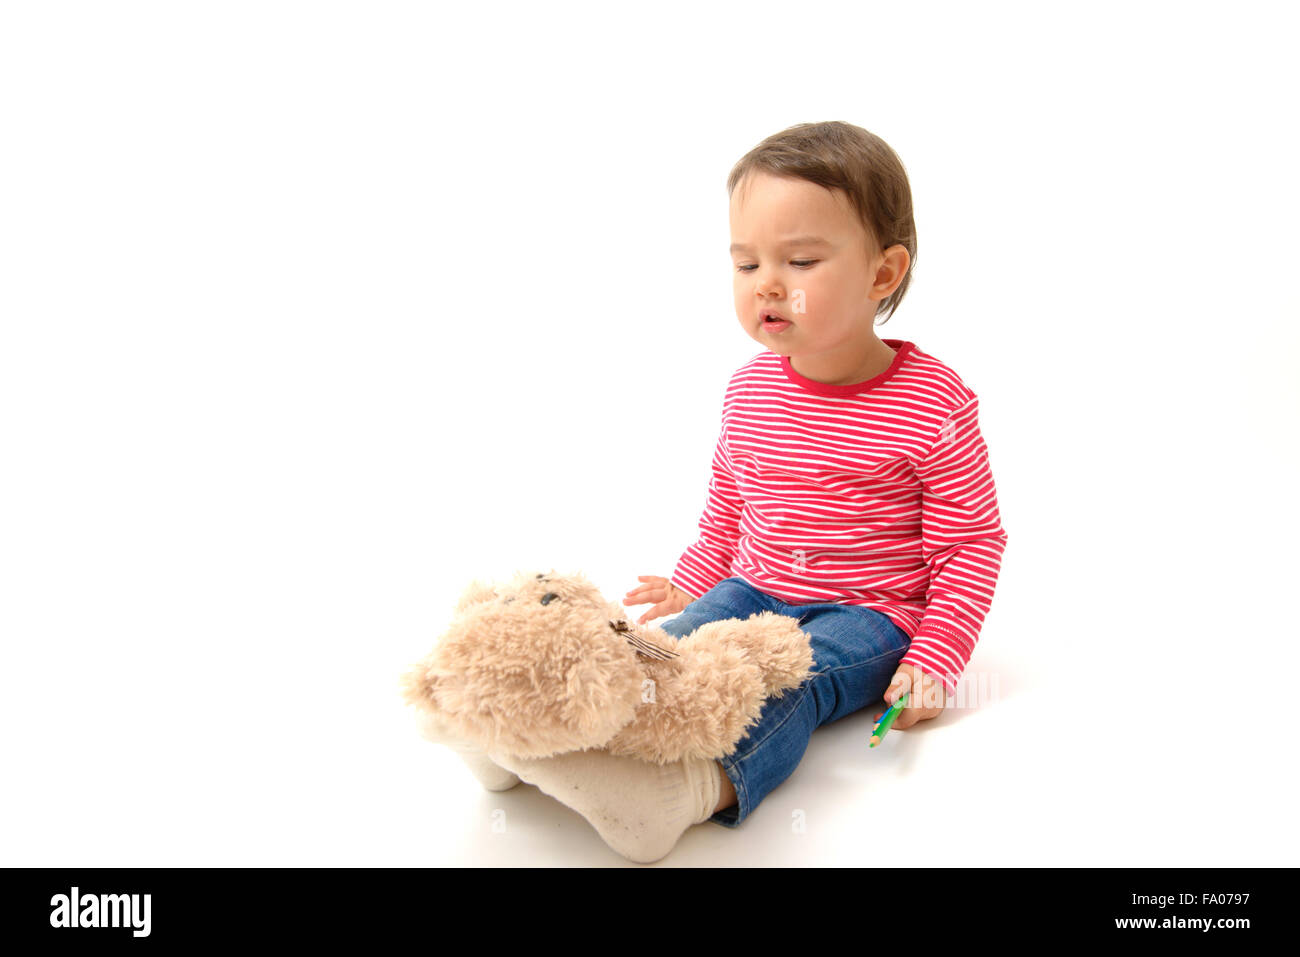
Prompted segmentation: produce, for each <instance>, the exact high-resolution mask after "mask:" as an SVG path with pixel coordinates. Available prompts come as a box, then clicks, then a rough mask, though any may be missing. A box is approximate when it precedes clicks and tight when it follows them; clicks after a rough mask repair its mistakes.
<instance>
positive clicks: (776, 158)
mask: <svg viewBox="0 0 1300 957" xmlns="http://www.w3.org/2000/svg"><path fill="white" fill-rule="evenodd" d="M751 172H765V173H771V174H773V175H776V176H791V177H797V178H799V179H806V180H808V181H809V182H811V183H817V184H818V185H819V186H825V187H826V188H828V189H838V190H842V191H843V192H844V193H845V194H846V195H847V196H848V198H849V201H850V202H852V203H853V207H854V209H856V210H857V212H858V216H859V218H860V219H861V220H862V225H863V226H864V227H865V228H866V231H867V236H868V237H870V240H871V241H872V242H874V243H876V248H875V250H874V252H875V253H877V254H878V253H881V252H883V251H884V250H886V249H888V248H889V247H890V246H895V245H899V246H902V247H903V248H904V249H906V250H907V256H908V264H907V272H906V273H905V274H904V276H903V281H902V282H900V283H899V284H898V288H896V289H895V290H894V291H893V292H892V293H890V294H889V296H887V297H886V298H885V299H883V300H881V301H880V302H879V303H878V304H877V306H876V315H877V316H879V315H880V314H881V313H882V312H884V311H885V310H888V311H889V315H887V316H886V317H885V319H884V322H888V321H889V319H890V317H891V316H893V314H894V310H895V309H897V308H898V304H899V303H900V302H902V301H903V295H904V294H905V293H906V292H907V286H908V284H909V283H910V282H911V281H912V269H913V267H914V266H915V265H916V223H915V222H914V221H913V219H912V187H911V185H910V184H909V183H908V181H907V170H906V169H904V168H903V161H902V160H901V159H899V158H898V154H897V153H895V152H894V151H893V149H892V148H890V146H889V144H888V143H886V142H885V141H884V140H882V139H881V138H880V137H879V136H876V135H875V134H874V133H869V132H867V131H866V130H864V129H863V128H862V127H860V126H854V125H853V124H851V123H841V122H839V121H835V122H828V123H800V124H798V125H797V126H791V127H789V128H788V129H784V130H782V131H781V132H780V133H773V134H772V135H771V136H769V137H768V138H767V139H765V140H763V142H761V143H759V144H758V145H757V146H755V147H754V148H753V149H752V150H750V151H749V152H748V153H746V154H745V155H744V156H742V157H741V158H740V161H739V162H738V163H736V165H735V166H734V167H732V170H731V174H730V175H729V176H728V177H727V195H728V196H730V195H731V194H732V192H733V191H734V190H735V188H736V186H737V185H738V184H739V183H740V181H741V180H743V179H744V178H745V176H746V174H748V173H751Z"/></svg>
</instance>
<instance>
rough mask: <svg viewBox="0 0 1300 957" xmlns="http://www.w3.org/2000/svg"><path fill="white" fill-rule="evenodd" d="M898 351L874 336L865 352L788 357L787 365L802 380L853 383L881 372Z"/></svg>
mask: <svg viewBox="0 0 1300 957" xmlns="http://www.w3.org/2000/svg"><path fill="white" fill-rule="evenodd" d="M896 355H898V353H897V352H896V351H895V350H894V349H893V347H892V346H889V345H886V344H885V343H884V342H882V341H880V340H879V339H877V338H874V337H873V338H872V341H871V342H870V343H869V344H868V346H867V352H866V353H865V354H863V353H861V352H855V353H852V354H847V355H846V354H844V353H843V352H841V353H840V354H839V355H834V354H823V355H817V356H791V357H790V367H791V368H792V369H794V371H795V372H797V373H799V374H800V375H801V376H803V377H804V378H805V379H811V380H812V381H814V382H821V383H823V384H825V385H856V384H857V383H859V382H866V381H867V380H868V379H874V378H875V377H876V376H878V375H880V374H881V373H882V372H884V371H885V370H886V369H888V368H889V367H890V365H892V364H893V362H894V357H895V356H896Z"/></svg>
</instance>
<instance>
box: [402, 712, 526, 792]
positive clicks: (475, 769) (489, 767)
mask: <svg viewBox="0 0 1300 957" xmlns="http://www.w3.org/2000/svg"><path fill="white" fill-rule="evenodd" d="M416 724H417V726H418V727H419V729H420V734H421V736H423V737H424V739H425V740H427V741H432V742H433V743H434V744H442V745H445V746H447V747H449V748H451V750H453V751H455V752H456V753H457V754H459V755H460V759H461V760H462V761H464V762H465V766H466V767H468V768H469V769H470V772H471V773H472V774H473V775H474V777H476V778H478V783H479V784H481V785H483V787H485V788H487V789H488V790H489V791H509V790H510V789H511V788H512V787H514V786H515V785H516V784H518V783H519V777H518V776H517V775H516V774H514V773H513V772H511V771H507V770H506V769H505V768H503V767H501V766H500V765H498V764H497V763H496V762H495V761H493V760H492V759H491V758H489V757H488V756H487V754H486V752H484V750H483V749H482V748H479V747H476V746H474V745H472V744H470V743H469V742H468V741H461V740H459V739H457V738H453V737H451V736H450V735H448V734H446V733H445V732H443V731H441V730H439V729H438V726H437V725H436V724H435V723H434V722H433V719H432V718H430V717H429V716H428V715H427V714H426V713H424V712H421V713H420V714H419V715H417V717H416Z"/></svg>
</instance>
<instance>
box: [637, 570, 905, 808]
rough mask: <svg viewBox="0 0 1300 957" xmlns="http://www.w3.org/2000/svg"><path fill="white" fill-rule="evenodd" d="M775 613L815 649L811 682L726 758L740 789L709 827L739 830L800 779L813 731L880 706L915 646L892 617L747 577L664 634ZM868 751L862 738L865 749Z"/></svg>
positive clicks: (730, 581) (690, 609)
mask: <svg viewBox="0 0 1300 957" xmlns="http://www.w3.org/2000/svg"><path fill="white" fill-rule="evenodd" d="M760 611H772V612H775V613H776V614H778V615H789V616H790V617H791V618H797V619H798V620H799V626H800V628H802V629H803V631H804V633H805V634H806V635H808V637H809V639H810V643H811V645H812V653H813V671H814V672H815V673H814V674H813V676H812V677H810V678H809V679H808V680H807V681H805V682H804V683H803V684H801V685H800V686H799V687H798V688H792V689H788V690H786V691H785V692H784V694H783V695H782V696H781V697H779V698H768V699H767V701H766V702H765V703H764V705H763V711H762V713H761V714H760V715H759V719H758V724H756V725H754V726H752V727H751V728H749V729H748V731H747V732H746V734H745V736H744V737H743V738H741V739H740V742H739V743H738V744H737V745H736V748H735V750H734V751H732V753H731V754H729V755H727V756H726V757H723V758H720V759H719V762H718V763H719V764H721V765H722V768H723V770H724V771H726V772H727V777H729V778H730V779H731V783H732V784H733V785H734V786H735V788H736V802H737V803H736V805H735V806H733V807H727V808H723V809H722V810H721V811H719V812H718V813H716V814H714V815H713V816H712V817H711V818H709V820H710V821H713V822H715V823H717V824H722V825H724V826H726V827H737V826H739V824H740V822H741V821H743V820H744V819H745V818H746V817H748V816H749V813H750V811H752V810H754V808H755V807H757V806H758V803H759V802H760V801H762V800H763V798H765V797H766V796H767V795H768V794H769V793H770V792H771V791H772V790H774V789H775V788H776V787H777V785H779V784H780V783H781V782H782V781H784V780H785V779H786V778H788V777H789V776H790V775H791V774H793V773H794V769H795V768H796V767H798V766H799V762H800V761H801V760H802V759H803V753H804V751H805V750H806V749H807V747H808V741H809V739H811V738H812V733H813V731H814V730H815V729H816V728H817V727H819V726H821V725H823V724H828V723H829V722H831V721H836V720H838V719H840V718H843V717H844V716H845V715H849V714H852V713H853V712H855V711H858V710H860V709H862V708H865V707H866V706H867V705H869V704H872V703H873V702H876V701H880V702H882V703H883V699H884V695H885V690H886V689H887V688H888V687H889V681H890V679H891V678H893V676H894V672H895V670H896V669H897V666H898V662H899V661H900V660H901V659H902V657H903V655H904V654H906V652H907V648H908V646H909V645H910V644H911V639H910V638H908V637H907V634H906V633H905V632H904V631H903V630H902V629H901V628H899V627H898V626H897V625H896V624H894V623H893V622H892V621H890V619H889V617H888V616H887V615H884V614H882V613H881V612H878V611H876V610H875V609H872V608H864V607H862V606H860V605H841V604H836V603H834V602H830V603H824V604H813V605H787V604H786V603H785V602H783V601H781V600H780V599H779V598H773V597H772V596H771V595H768V594H765V593H763V592H761V591H759V590H758V589H756V588H754V587H753V586H752V585H750V584H749V583H748V582H746V581H745V580H744V579H742V578H724V579H723V580H722V581H720V582H718V583H717V584H716V585H714V586H713V587H712V588H711V589H709V590H708V591H707V592H705V593H704V594H703V595H701V596H700V597H699V598H697V599H696V600H695V601H693V602H691V603H690V604H689V605H687V606H686V607H685V609H683V610H682V613H681V614H680V615H678V616H677V617H676V618H670V619H669V620H668V621H666V622H664V623H663V624H662V625H661V626H660V627H662V628H663V630H664V631H666V632H668V634H670V635H672V636H673V637H674V638H683V637H685V636H686V635H689V634H690V633H691V632H692V631H694V630H695V629H696V628H698V627H700V625H703V624H705V623H706V622H710V621H719V620H722V619H726V618H748V617H749V616H750V615H752V614H754V613H755V612H760ZM866 746H867V742H866V738H863V741H862V747H863V749H865V748H866Z"/></svg>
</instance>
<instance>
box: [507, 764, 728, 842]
mask: <svg viewBox="0 0 1300 957" xmlns="http://www.w3.org/2000/svg"><path fill="white" fill-rule="evenodd" d="M489 755H490V757H491V759H492V760H493V761H495V762H496V763H497V764H498V765H500V766H501V767H503V768H506V769H508V770H510V771H512V772H513V773H515V774H517V775H518V776H519V777H520V778H521V779H523V780H524V781H527V782H528V783H529V784H535V785H536V786H537V788H538V789H539V790H540V791H542V792H544V793H546V794H549V795H550V796H551V797H553V798H555V799H556V800H557V801H559V802H560V803H561V804H565V805H567V806H568V807H571V808H573V810H575V811H577V812H578V813H579V814H581V815H582V816H583V817H585V818H586V819H587V821H588V822H589V823H590V824H591V826H592V827H594V828H595V829H596V832H597V833H598V834H599V835H600V836H601V839H602V840H603V841H604V842H605V843H606V844H608V845H609V846H610V847H611V848H612V849H613V850H615V851H617V852H618V853H619V854H622V855H623V856H624V857H626V858H627V859H628V860H630V861H636V862H637V863H638V864H650V863H652V862H654V861H657V860H659V859H660V858H662V857H664V856H665V855H667V853H668V852H669V851H671V850H672V849H673V846H674V845H676V843H677V840H678V838H680V837H681V836H682V834H684V833H685V832H686V829H687V828H689V827H690V826H691V825H693V824H702V823H703V822H705V821H707V820H708V819H709V818H710V817H712V816H713V809H714V808H715V807H717V805H718V798H719V797H720V796H721V794H722V778H721V774H722V769H721V768H719V767H718V764H717V762H716V761H710V760H707V759H705V758H686V759H683V760H681V761H674V762H673V763H671V764H653V763H651V762H649V761H642V760H641V759H640V758H633V757H625V756H622V755H612V754H610V753H609V752H608V751H599V750H597V751H572V752H569V753H567V754H557V755H555V756H554V757H550V758H518V757H514V756H513V755H508V754H497V753H495V752H489Z"/></svg>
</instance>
